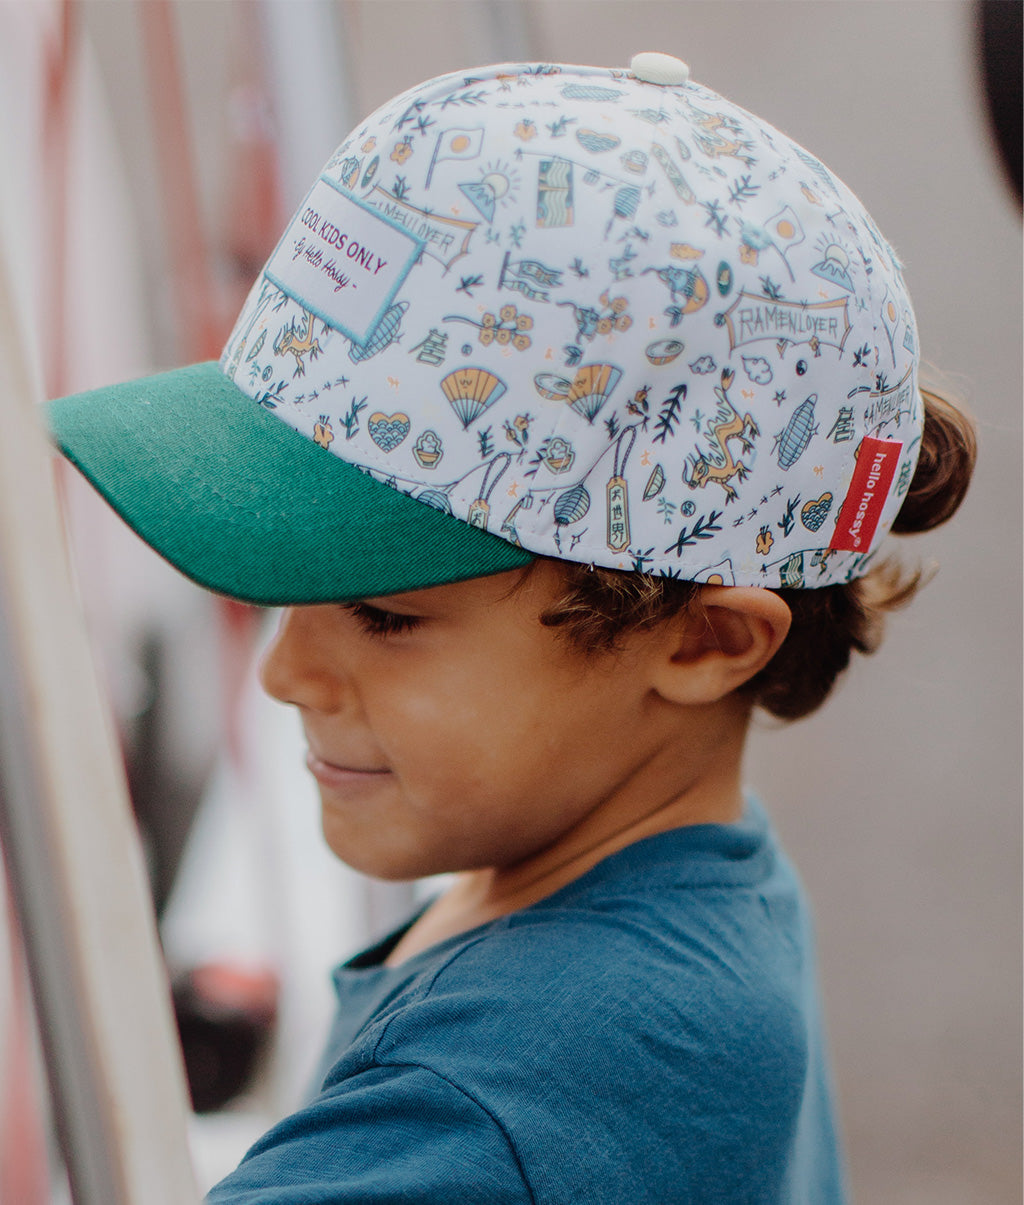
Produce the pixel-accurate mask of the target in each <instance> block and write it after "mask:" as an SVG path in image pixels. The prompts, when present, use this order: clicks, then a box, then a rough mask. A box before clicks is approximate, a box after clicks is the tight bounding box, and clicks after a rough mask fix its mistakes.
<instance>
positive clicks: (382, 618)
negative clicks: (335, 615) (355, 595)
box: [344, 602, 423, 636]
mask: <svg viewBox="0 0 1024 1205" xmlns="http://www.w3.org/2000/svg"><path fill="white" fill-rule="evenodd" d="M344 607H345V610H346V611H348V612H350V613H351V614H352V615H354V616H355V617H356V619H357V620H358V622H359V626H360V627H361V628H362V629H363V631H364V632H367V633H368V634H369V635H371V636H393V635H395V634H396V633H398V632H409V631H411V630H412V629H413V628H416V627H419V625H420V624H421V623H422V622H423V621H422V619H421V618H420V617H419V616H418V615H402V614H400V613H399V612H397V611H382V610H381V609H380V607H371V606H370V605H369V604H368V603H364V602H352V603H345V604H344Z"/></svg>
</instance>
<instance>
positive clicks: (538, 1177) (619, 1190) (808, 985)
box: [209, 803, 844, 1205]
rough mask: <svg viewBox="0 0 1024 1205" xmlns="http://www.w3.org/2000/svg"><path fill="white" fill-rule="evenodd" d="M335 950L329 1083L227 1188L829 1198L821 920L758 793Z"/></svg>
mask: <svg viewBox="0 0 1024 1205" xmlns="http://www.w3.org/2000/svg"><path fill="white" fill-rule="evenodd" d="M397 936H398V935H395V937H393V938H392V939H390V940H389V941H388V942H385V943H382V945H381V946H378V947H376V948H375V949H374V950H371V951H368V952H367V953H365V954H363V955H360V956H358V957H357V958H355V959H353V960H352V961H350V962H349V963H346V964H345V965H344V966H342V967H341V968H339V969H338V971H337V972H336V973H335V979H336V984H337V990H338V997H339V1007H338V1014H337V1020H336V1022H335V1026H334V1029H333V1031H332V1033H331V1037H330V1040H329V1042H328V1047H327V1051H326V1057H325V1064H324V1065H325V1067H326V1068H327V1070H326V1073H325V1077H324V1080H323V1085H322V1087H321V1089H320V1091H319V1093H318V1094H317V1095H316V1096H315V1098H314V1099H313V1100H311V1101H310V1103H309V1105H308V1106H307V1107H306V1108H304V1109H301V1110H300V1111H299V1112H297V1113H295V1114H293V1115H292V1116H291V1117H288V1118H287V1119H286V1120H284V1121H283V1122H281V1123H280V1124H279V1125H277V1126H275V1127H274V1128H273V1129H272V1130H270V1131H269V1133H267V1134H266V1135H264V1137H263V1138H261V1139H260V1140H259V1141H258V1142H257V1143H256V1145H255V1146H254V1147H253V1148H252V1149H251V1150H250V1151H249V1153H248V1154H247V1155H246V1157H245V1159H244V1160H243V1162H242V1163H241V1165H240V1166H239V1168H238V1169H237V1170H236V1171H235V1172H233V1173H232V1174H231V1175H230V1176H228V1177H227V1178H226V1179H225V1180H223V1181H222V1182H221V1183H220V1184H219V1185H218V1186H217V1187H216V1188H215V1189H214V1190H213V1192H212V1193H211V1194H210V1197H209V1201H210V1202H211V1203H216V1205H228V1203H229V1202H230V1203H231V1205H242V1203H245V1205H255V1203H256V1202H260V1203H264V1205H270V1203H274V1205H285V1203H288V1205H299V1203H301V1205H327V1203H328V1202H346V1203H354V1202H358V1203H359V1205H371V1203H373V1205H376V1203H383V1202H389V1203H391V1202H418V1203H422V1205H426V1203H430V1205H435V1203H436V1205H440V1203H442V1202H443V1203H444V1205H475V1203H478V1202H479V1203H480V1205H503V1203H505V1202H508V1203H510V1205H511V1203H512V1202H515V1203H516V1205H519V1203H523V1205H525V1203H526V1202H536V1203H538V1205H582V1203H586V1205H627V1203H628V1205H642V1203H650V1205H669V1203H672V1202H687V1203H694V1205H760V1203H764V1205H768V1203H769V1202H771V1203H776V1202H778V1203H781V1202H785V1203H787V1205H835V1203H837V1202H841V1201H843V1200H844V1192H843V1187H842V1172H841V1166H840V1157H839V1150H838V1144H837V1140H836V1132H835V1127H834V1124H833V1111H832V1103H831V1098H830V1092H829V1085H828V1073H827V1067H826V1056H825V1049H824V1045H823V1040H822V1032H821V1012H820V1004H819V996H818V987H817V982H816V973H815V965H814V949H813V939H812V934H811V926H810V920H809V916H808V912H807V908H806V905H805V902H804V899H803V894H802V891H801V888H800V885H799V883H798V881H797V879H796V876H795V874H794V873H793V870H792V868H791V867H790V865H789V863H788V862H787V860H786V859H785V857H784V855H783V854H782V853H781V851H780V849H779V846H778V843H777V841H776V838H775V836H774V833H773V831H772V828H771V825H770V823H769V821H768V819H767V817H766V816H765V814H764V812H763V811H762V810H761V808H760V807H759V806H758V805H757V804H756V803H750V804H749V805H748V808H747V811H746V814H745V816H744V818H743V819H742V820H741V821H739V822H737V823H736V824H730V825H711V824H705V825H697V826H694V827H691V828H682V829H675V830H673V831H671V832H667V833H661V834H659V835H657V836H654V837H650V838H647V839H646V840H643V841H640V842H638V843H637V844H635V845H631V846H629V847H628V848H626V849H623V850H620V851H619V852H618V853H615V854H613V855H612V856H611V857H609V858H607V859H605V860H604V861H603V862H601V863H600V864H599V865H597V866H595V867H594V868H593V869H592V870H590V871H589V872H588V873H587V874H585V875H583V876H582V877H581V878H579V879H578V880H576V882H574V883H571V884H569V885H568V886H567V887H564V888H563V889H562V890H561V891H558V892H557V893H555V894H554V895H551V896H549V897H548V898H547V899H544V900H541V901H540V902H539V903H537V904H534V905H532V906H531V907H529V908H525V909H523V910H522V911H520V912H516V913H513V914H511V915H509V916H504V917H502V918H500V919H499V920H496V921H493V922H492V923H490V924H487V925H484V926H482V927H480V928H477V929H474V930H471V931H470V932H467V933H463V934H460V935H459V936H457V937H454V938H451V939H449V940H448V941H445V942H442V943H441V944H439V945H436V946H434V947H432V948H431V949H429V950H425V951H422V952H421V953H419V954H417V955H416V956H414V957H413V958H411V959H409V960H408V961H407V962H405V963H404V964H402V965H401V966H398V967H387V966H384V965H382V960H383V959H384V958H385V957H386V956H387V952H388V950H389V949H390V948H391V947H392V946H393V945H394V942H395V941H396V940H397Z"/></svg>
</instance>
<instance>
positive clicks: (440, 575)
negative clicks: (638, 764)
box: [46, 362, 533, 606]
mask: <svg viewBox="0 0 1024 1205" xmlns="http://www.w3.org/2000/svg"><path fill="white" fill-rule="evenodd" d="M46 410H47V416H48V420H49V424H50V428H51V430H52V432H53V435H54V438H55V440H56V442H57V443H58V445H59V446H60V448H61V450H62V451H63V452H64V454H65V455H66V456H67V457H68V459H69V460H71V461H72V463H73V464H75V465H76V466H77V467H78V468H79V469H80V470H81V471H82V473H84V474H85V476H86V477H87V478H88V479H89V481H91V482H92V484H93V485H94V486H95V487H96V488H97V489H98V490H99V492H100V493H101V494H102V495H103V497H104V498H106V500H107V501H108V502H109V503H110V504H111V506H113V508H114V509H115V510H116V511H117V512H118V514H119V515H121V517H122V518H123V519H124V520H125V521H126V522H127V523H128V524H129V525H130V526H131V527H132V528H133V529H134V530H135V531H136V532H138V534H139V535H140V536H141V537H142V539H143V540H145V541H146V543H147V544H149V545H150V547H152V548H154V549H155V550H156V551H157V552H158V553H160V555H161V556H163V557H165V558H166V559H167V560H168V561H170V562H171V564H172V565H174V566H175V567H176V568H178V569H179V570H181V572H182V573H184V574H185V575H186V576H187V577H190V578H191V579H192V580H193V581H195V582H198V583H199V585H201V586H205V587H206V588H207V589H210V590H214V591H216V592H217V593H218V594H226V595H228V596H230V597H231V598H237V599H241V600H242V601H244V602H252V603H258V604H261V605H264V606H290V605H302V604H310V603H323V602H341V601H345V600H347V599H353V598H366V597H373V596H376V595H385V594H397V593H399V592H402V591H406V590H418V589H422V588H423V587H426V586H436V585H441V584H444V583H447V582H456V581H464V580H466V579H467V578H472V577H484V576H486V575H488V574H492V573H501V572H503V571H505V570H509V569H515V568H517V567H520V566H523V565H526V564H528V563H529V562H530V561H531V560H532V559H533V557H532V556H531V554H530V553H528V552H525V551H524V550H523V549H521V548H518V547H516V546H515V545H513V544H510V543H508V542H507V541H505V540H502V539H500V538H498V537H497V536H494V535H491V534H490V533H488V532H485V531H480V530H478V529H477V528H475V527H471V526H469V524H468V523H464V522H462V521H461V520H460V519H455V518H453V517H452V516H451V515H447V514H445V513H443V512H442V511H439V510H436V509H434V508H433V507H430V506H427V505H426V504H425V503H422V502H417V501H415V500H414V499H412V498H409V497H408V496H407V495H405V494H402V493H400V492H399V491H398V490H396V489H392V488H390V487H389V486H386V485H382V484H381V483H380V482H379V481H375V480H374V479H373V478H372V477H370V476H368V475H367V474H366V473H363V472H361V471H360V470H359V469H357V468H354V467H353V466H352V465H349V464H346V463H345V462H344V461H342V460H340V459H339V458H338V457H337V456H334V455H332V454H331V453H330V452H326V451H324V450H323V449H322V448H320V447H319V446H318V445H317V444H315V443H314V442H313V441H312V440H310V439H307V438H306V437H305V436H303V435H300V434H299V433H298V432H297V431H294V430H293V429H292V428H291V427H289V426H288V425H287V424H286V423H284V422H282V421H281V420H280V419H278V418H275V417H274V416H273V415H272V414H270V413H268V412H267V411H266V410H264V409H263V408H262V407H261V406H259V405H258V404H257V403H256V402H254V401H253V400H252V399H251V398H249V397H247V396H246V395H245V394H244V393H242V391H241V390H240V389H239V388H238V387H237V386H236V385H235V384H234V383H233V382H232V381H230V380H229V379H228V378H227V377H225V376H224V374H223V373H222V372H221V371H220V369H219V368H218V366H217V365H216V364H215V363H213V362H210V363H205V364H195V365H193V366H191V367H189V368H181V369H176V370H175V371H173V372H167V373H163V374H161V375H159V376H153V377H146V378H144V379H142V380H139V381H131V382H129V383H127V384H123V385H116V386H112V387H109V388H105V389H97V390H94V391H92V392H90V393H81V394H77V395H75V396H73V397H66V398H61V399H59V400H58V401H54V402H50V403H48V404H47V407H46Z"/></svg>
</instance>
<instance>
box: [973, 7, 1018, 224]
mask: <svg viewBox="0 0 1024 1205" xmlns="http://www.w3.org/2000/svg"><path fill="white" fill-rule="evenodd" d="M1022 7H1024V5H1022V3H1021V0H978V49H979V52H980V58H981V69H982V77H983V82H984V85H985V99H986V101H987V104H988V115H989V120H990V122H991V124H992V131H993V134H994V135H995V140H996V146H997V147H998V149H999V156H1000V158H1001V159H1002V162H1003V167H1004V168H1005V169H1006V174H1007V175H1008V176H1009V179H1010V183H1011V184H1012V185H1013V188H1014V191H1015V192H1016V194H1017V201H1018V204H1019V203H1020V201H1021V138H1022V134H1021V106H1022V99H1021V72H1022V66H1021V43H1022V39H1024V33H1022V28H1021V9H1022Z"/></svg>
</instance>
